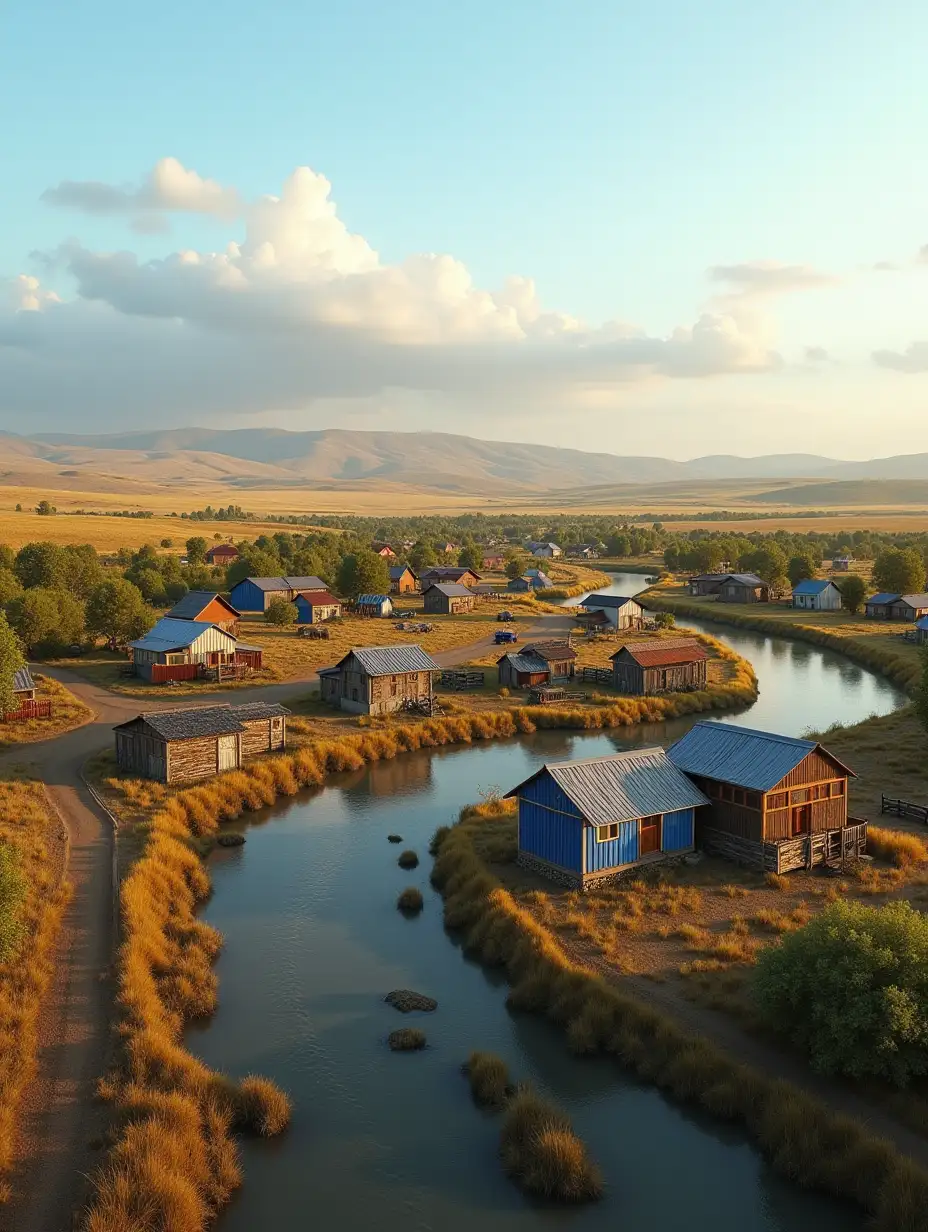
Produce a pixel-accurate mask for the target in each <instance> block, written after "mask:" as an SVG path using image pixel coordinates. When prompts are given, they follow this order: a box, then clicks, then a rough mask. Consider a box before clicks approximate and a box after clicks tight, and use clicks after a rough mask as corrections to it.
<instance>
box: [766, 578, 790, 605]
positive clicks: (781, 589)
mask: <svg viewBox="0 0 928 1232" xmlns="http://www.w3.org/2000/svg"><path fill="white" fill-rule="evenodd" d="M768 585H769V587H770V598H771V599H782V598H784V596H786V595H788V594H789V591H790V582H789V578H788V577H787V576H786V574H785V573H779V574H777V575H776V576H775V577H772V578H770V580H769V582H768Z"/></svg>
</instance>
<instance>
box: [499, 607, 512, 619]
mask: <svg viewBox="0 0 928 1232" xmlns="http://www.w3.org/2000/svg"><path fill="white" fill-rule="evenodd" d="M496 619H497V620H502V621H505V622H508V621H510V620H515V616H513V614H512V612H507V611H506V610H505V608H504V609H503V611H501V612H497V613H496Z"/></svg>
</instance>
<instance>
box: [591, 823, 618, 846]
mask: <svg viewBox="0 0 928 1232" xmlns="http://www.w3.org/2000/svg"><path fill="white" fill-rule="evenodd" d="M618 837H619V823H618V822H617V821H612V822H610V823H609V825H608V826H597V827H596V841H597V842H599V843H608V842H609V840H610V839H613V838H618Z"/></svg>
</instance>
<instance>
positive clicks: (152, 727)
mask: <svg viewBox="0 0 928 1232" xmlns="http://www.w3.org/2000/svg"><path fill="white" fill-rule="evenodd" d="M289 713H290V711H289V710H287V709H286V708H285V707H283V706H280V705H278V704H277V703H276V702H251V703H250V704H248V705H246V706H191V707H188V708H187V709H184V710H155V711H151V712H149V713H143V714H140V715H139V716H138V718H135V719H130V720H129V722H128V723H120V724H119V726H118V727H114V728H113V731H114V732H115V735H116V764H117V765H118V766H119V768H120V770H123V771H124V772H125V773H126V774H138V775H141V776H142V777H143V778H147V779H156V780H157V781H158V782H159V783H191V782H194V781H195V780H197V779H205V778H209V777H210V776H211V775H214V774H221V773H223V771H225V770H235V769H237V768H238V767H239V766H240V765H241V764H242V762H243V761H244V759H245V758H246V757H255V756H257V755H258V754H259V753H269V752H273V751H277V750H280V749H283V748H286V745H287V715H288V714H289Z"/></svg>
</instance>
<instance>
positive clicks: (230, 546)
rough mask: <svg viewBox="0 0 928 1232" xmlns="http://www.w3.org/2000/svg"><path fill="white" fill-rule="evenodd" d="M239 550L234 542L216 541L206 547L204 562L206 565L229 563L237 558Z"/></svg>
mask: <svg viewBox="0 0 928 1232" xmlns="http://www.w3.org/2000/svg"><path fill="white" fill-rule="evenodd" d="M238 556H239V552H238V548H237V547H236V546H235V544H234V543H217V544H214V545H213V547H211V548H208V549H207V552H206V563H207V564H208V565H231V564H232V562H233V561H234V560H238Z"/></svg>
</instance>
